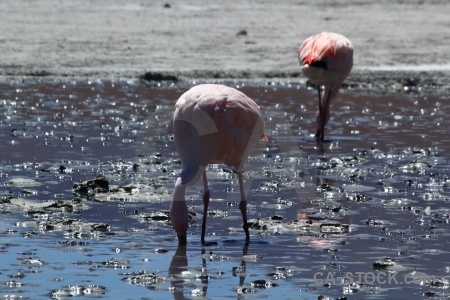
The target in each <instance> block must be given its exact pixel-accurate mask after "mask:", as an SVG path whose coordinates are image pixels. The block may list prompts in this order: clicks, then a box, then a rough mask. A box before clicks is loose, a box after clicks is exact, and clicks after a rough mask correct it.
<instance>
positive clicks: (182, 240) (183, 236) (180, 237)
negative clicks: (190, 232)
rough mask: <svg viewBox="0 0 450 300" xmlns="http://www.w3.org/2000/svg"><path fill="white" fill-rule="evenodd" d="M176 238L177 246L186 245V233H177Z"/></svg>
mask: <svg viewBox="0 0 450 300" xmlns="http://www.w3.org/2000/svg"><path fill="white" fill-rule="evenodd" d="M177 237H178V245H187V233H186V231H184V232H177Z"/></svg>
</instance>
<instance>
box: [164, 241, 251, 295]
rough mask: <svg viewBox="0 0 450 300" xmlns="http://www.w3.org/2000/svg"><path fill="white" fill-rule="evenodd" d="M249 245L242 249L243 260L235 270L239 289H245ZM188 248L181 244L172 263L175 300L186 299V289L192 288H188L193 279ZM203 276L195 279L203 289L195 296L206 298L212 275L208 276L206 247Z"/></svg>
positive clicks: (196, 292)
mask: <svg viewBox="0 0 450 300" xmlns="http://www.w3.org/2000/svg"><path fill="white" fill-rule="evenodd" d="M248 247H249V244H248V243H245V245H244V247H243V249H242V260H241V264H240V266H239V267H235V268H233V276H235V277H237V276H238V277H239V287H243V285H244V281H245V277H246V275H245V274H246V256H247V253H248ZM186 252H187V246H186V245H183V244H179V245H178V247H177V250H176V251H175V254H174V255H173V257H172V261H171V262H170V266H169V271H168V277H169V278H170V277H171V278H172V280H171V283H170V284H171V288H172V293H173V299H186V296H185V289H186V290H188V289H190V288H188V287H186V285H189V284H188V283H189V279H192V278H193V277H191V276H189V275H188V272H189V267H188V265H189V263H188V258H187V254H186ZM201 253H202V274H201V275H200V276H196V277H195V279H196V280H197V279H199V280H200V281H201V283H202V284H201V286H202V288H201V289H197V290H196V291H195V294H196V295H198V296H206V295H207V291H208V283H209V278H210V275H209V274H208V268H207V265H206V263H207V260H208V255H207V254H206V249H205V247H202V250H201Z"/></svg>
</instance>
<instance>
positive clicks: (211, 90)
mask: <svg viewBox="0 0 450 300" xmlns="http://www.w3.org/2000/svg"><path fill="white" fill-rule="evenodd" d="M173 133H174V143H175V148H176V150H177V151H178V153H179V156H180V159H181V165H182V170H181V173H180V175H179V176H178V177H177V179H176V181H175V188H174V194H173V199H172V203H171V205H170V210H169V217H170V220H171V223H172V227H173V229H174V230H175V232H176V234H177V237H178V243H179V245H184V244H186V243H187V228H188V222H189V217H188V209H187V206H186V200H185V193H186V189H187V187H188V186H192V185H193V184H195V183H196V182H197V181H198V180H199V179H200V177H203V187H204V191H203V205H204V207H203V223H202V235H201V242H202V243H203V244H204V243H205V231H206V229H205V228H206V216H207V212H208V205H209V201H210V192H209V187H208V179H207V177H206V166H207V165H208V164H226V165H228V166H231V167H233V168H234V170H235V171H236V173H237V176H238V181H239V187H240V203H239V209H240V211H241V214H242V220H243V229H244V232H245V236H246V242H249V241H250V234H249V229H248V224H247V201H246V198H245V195H244V186H243V178H242V172H243V166H244V162H245V160H246V159H247V158H248V156H249V153H250V150H251V149H252V148H253V147H254V146H255V145H256V144H257V143H258V142H259V141H260V140H263V141H268V138H267V136H266V134H265V132H264V117H263V115H262V113H261V111H260V109H259V107H258V106H257V104H256V103H255V102H254V101H253V100H252V99H250V98H249V97H247V96H246V95H245V94H244V93H242V92H240V91H238V90H237V89H234V88H231V87H227V86H225V85H220V84H201V85H197V86H194V87H192V88H191V89H190V90H188V91H187V92H185V93H184V94H183V95H181V97H180V98H179V99H178V101H177V102H176V104H175V112H174V116H173Z"/></svg>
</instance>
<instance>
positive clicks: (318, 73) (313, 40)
mask: <svg viewBox="0 0 450 300" xmlns="http://www.w3.org/2000/svg"><path fill="white" fill-rule="evenodd" d="M298 59H299V61H300V66H301V68H302V71H303V73H304V74H305V75H306V77H308V79H309V80H310V81H311V82H312V83H314V84H316V85H317V91H318V96H319V110H318V111H317V113H316V124H317V132H316V139H317V140H318V141H323V140H324V137H325V125H326V124H327V123H328V120H329V119H330V103H331V101H332V100H333V99H334V98H335V97H336V95H337V93H338V91H339V88H340V86H341V85H342V83H343V82H344V80H345V79H346V78H347V76H348V74H349V73H350V70H351V69H352V66H353V46H352V43H351V42H350V40H349V39H347V38H346V37H344V36H343V35H340V34H338V33H331V32H322V33H319V34H317V35H313V36H311V37H309V38H307V39H306V40H305V41H304V42H303V44H302V45H301V46H300V49H299V51H298ZM322 87H323V92H321V89H322Z"/></svg>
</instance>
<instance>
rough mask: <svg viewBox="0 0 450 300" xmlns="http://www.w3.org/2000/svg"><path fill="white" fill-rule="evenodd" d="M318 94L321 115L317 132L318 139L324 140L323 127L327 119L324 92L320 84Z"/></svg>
mask: <svg viewBox="0 0 450 300" xmlns="http://www.w3.org/2000/svg"><path fill="white" fill-rule="evenodd" d="M317 96H318V99H319V117H320V128H319V129H317V132H316V135H315V137H316V140H317V141H323V129H324V122H325V121H324V120H325V112H324V111H323V109H322V93H321V89H320V85H318V86H317Z"/></svg>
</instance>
